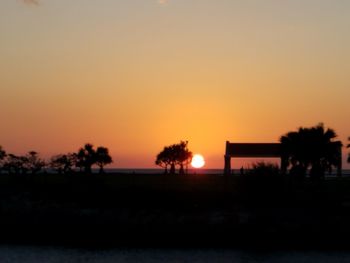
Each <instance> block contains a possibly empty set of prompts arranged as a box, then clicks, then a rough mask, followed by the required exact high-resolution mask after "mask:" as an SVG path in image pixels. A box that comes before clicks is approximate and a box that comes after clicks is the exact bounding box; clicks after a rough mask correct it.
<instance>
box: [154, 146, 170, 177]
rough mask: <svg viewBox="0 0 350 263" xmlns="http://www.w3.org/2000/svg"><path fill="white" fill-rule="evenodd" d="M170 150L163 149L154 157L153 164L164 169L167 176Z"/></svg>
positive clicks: (168, 148)
mask: <svg viewBox="0 0 350 263" xmlns="http://www.w3.org/2000/svg"><path fill="white" fill-rule="evenodd" d="M170 150H171V149H170V147H164V149H163V151H161V152H160V153H158V155H157V157H156V161H155V164H156V165H158V166H160V167H162V168H164V169H165V170H164V174H168V166H169V165H171V158H170V155H171V154H170Z"/></svg>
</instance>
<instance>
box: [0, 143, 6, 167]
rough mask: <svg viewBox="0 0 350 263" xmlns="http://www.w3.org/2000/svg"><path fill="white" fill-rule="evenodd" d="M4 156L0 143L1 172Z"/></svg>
mask: <svg viewBox="0 0 350 263" xmlns="http://www.w3.org/2000/svg"><path fill="white" fill-rule="evenodd" d="M5 157H6V152H5V151H4V150H3V149H2V147H1V145H0V173H1V172H2V168H3V165H4V163H3V162H4V159H5Z"/></svg>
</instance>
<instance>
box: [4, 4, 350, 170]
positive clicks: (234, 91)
mask: <svg viewBox="0 0 350 263" xmlns="http://www.w3.org/2000/svg"><path fill="white" fill-rule="evenodd" d="M24 2H26V3H24ZM30 2H33V1H19V0H18V1H12V0H6V1H1V3H0V36H1V41H0V89H1V97H0V107H1V108H0V109H1V110H0V119H1V129H0V145H2V146H3V147H4V148H5V149H6V150H7V151H8V152H13V153H18V154H23V153H25V152H27V151H29V150H36V151H38V152H39V153H41V154H42V155H43V156H44V157H49V156H51V155H53V154H56V153H64V152H68V151H76V150H77V149H78V148H79V147H80V146H82V145H83V144H84V143H85V142H90V143H93V144H94V145H96V146H98V145H104V146H107V147H108V148H109V149H110V151H111V153H112V155H113V158H114V159H115V163H114V164H113V166H114V167H134V168H141V167H154V165H153V163H154V158H155V155H156V154H157V153H158V152H159V151H160V150H161V149H162V148H163V146H164V145H168V144H172V143H176V142H179V141H180V140H188V141H189V146H190V149H191V150H192V151H193V152H196V153H197V152H198V153H201V154H203V155H204V156H205V158H206V164H207V168H222V166H223V154H224V147H225V141H226V140H230V141H232V142H276V141H278V139H279V137H280V136H281V135H282V134H284V133H286V132H288V131H290V130H295V129H296V128H298V127H299V126H312V125H316V124H318V123H319V122H324V123H325V125H326V126H327V127H331V128H334V129H335V130H336V132H337V133H338V134H339V138H340V139H341V140H342V141H343V143H344V144H346V143H347V141H346V139H347V137H348V136H349V135H350V127H349V114H350V107H349V106H348V101H349V98H350V88H349V87H350V78H349V72H350V34H349V32H348V31H349V28H350V2H347V1H341V0H339V1H337V0H332V1H326V0H317V1H316V0H310V1H301V0H293V1H292V0H290V1H288V0H286V1H283V3H282V1H278V0H274V1H272V0H266V1H259V0H249V1H243V0H242V1H238V0H237V1H234V0H219V1H213V0H201V1H199V0H168V1H157V0H154V1H153V0H142V1H140V0H117V1H112V0H101V1H95V0H74V1H70V0H42V1H40V0H39V1H37V3H38V4H35V3H30ZM344 151H345V149H344ZM344 157H345V155H344Z"/></svg>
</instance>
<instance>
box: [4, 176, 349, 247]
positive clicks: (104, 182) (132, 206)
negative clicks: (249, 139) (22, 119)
mask: <svg viewBox="0 0 350 263" xmlns="http://www.w3.org/2000/svg"><path fill="white" fill-rule="evenodd" d="M0 227H1V229H0V242H1V243H3V244H10V243H17V244H50V245H51V244H60V245H74V246H75V245H79V246H80V245H81V246H94V247H96V246H103V247H105V246H126V247H129V246H133V247H135V246H137V247H160V246H161V247H163V246H164V247H198V246H201V247H203V246H208V247H245V248H265V247H270V248H283V249H285V248H329V249H332V248H334V249H348V248H350V180H349V179H348V178H335V179H328V180H325V181H320V182H310V181H308V180H306V181H304V182H297V181H294V180H292V179H290V178H288V177H266V176H265V177H249V176H241V177H239V176H236V177H228V178H226V177H223V176H218V175H215V176H214V175H213V176H210V175H206V176H201V175H191V176H164V175H117V174H114V175H69V176H68V175H66V176H63V175H36V176H30V175H27V176H8V175H1V177H0Z"/></svg>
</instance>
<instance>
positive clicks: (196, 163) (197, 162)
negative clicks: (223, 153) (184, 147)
mask: <svg viewBox="0 0 350 263" xmlns="http://www.w3.org/2000/svg"><path fill="white" fill-rule="evenodd" d="M191 165H192V167H193V168H202V167H203V166H204V165H205V161H204V157H203V156H202V155H200V154H195V155H194V156H193V158H192V162H191Z"/></svg>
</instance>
